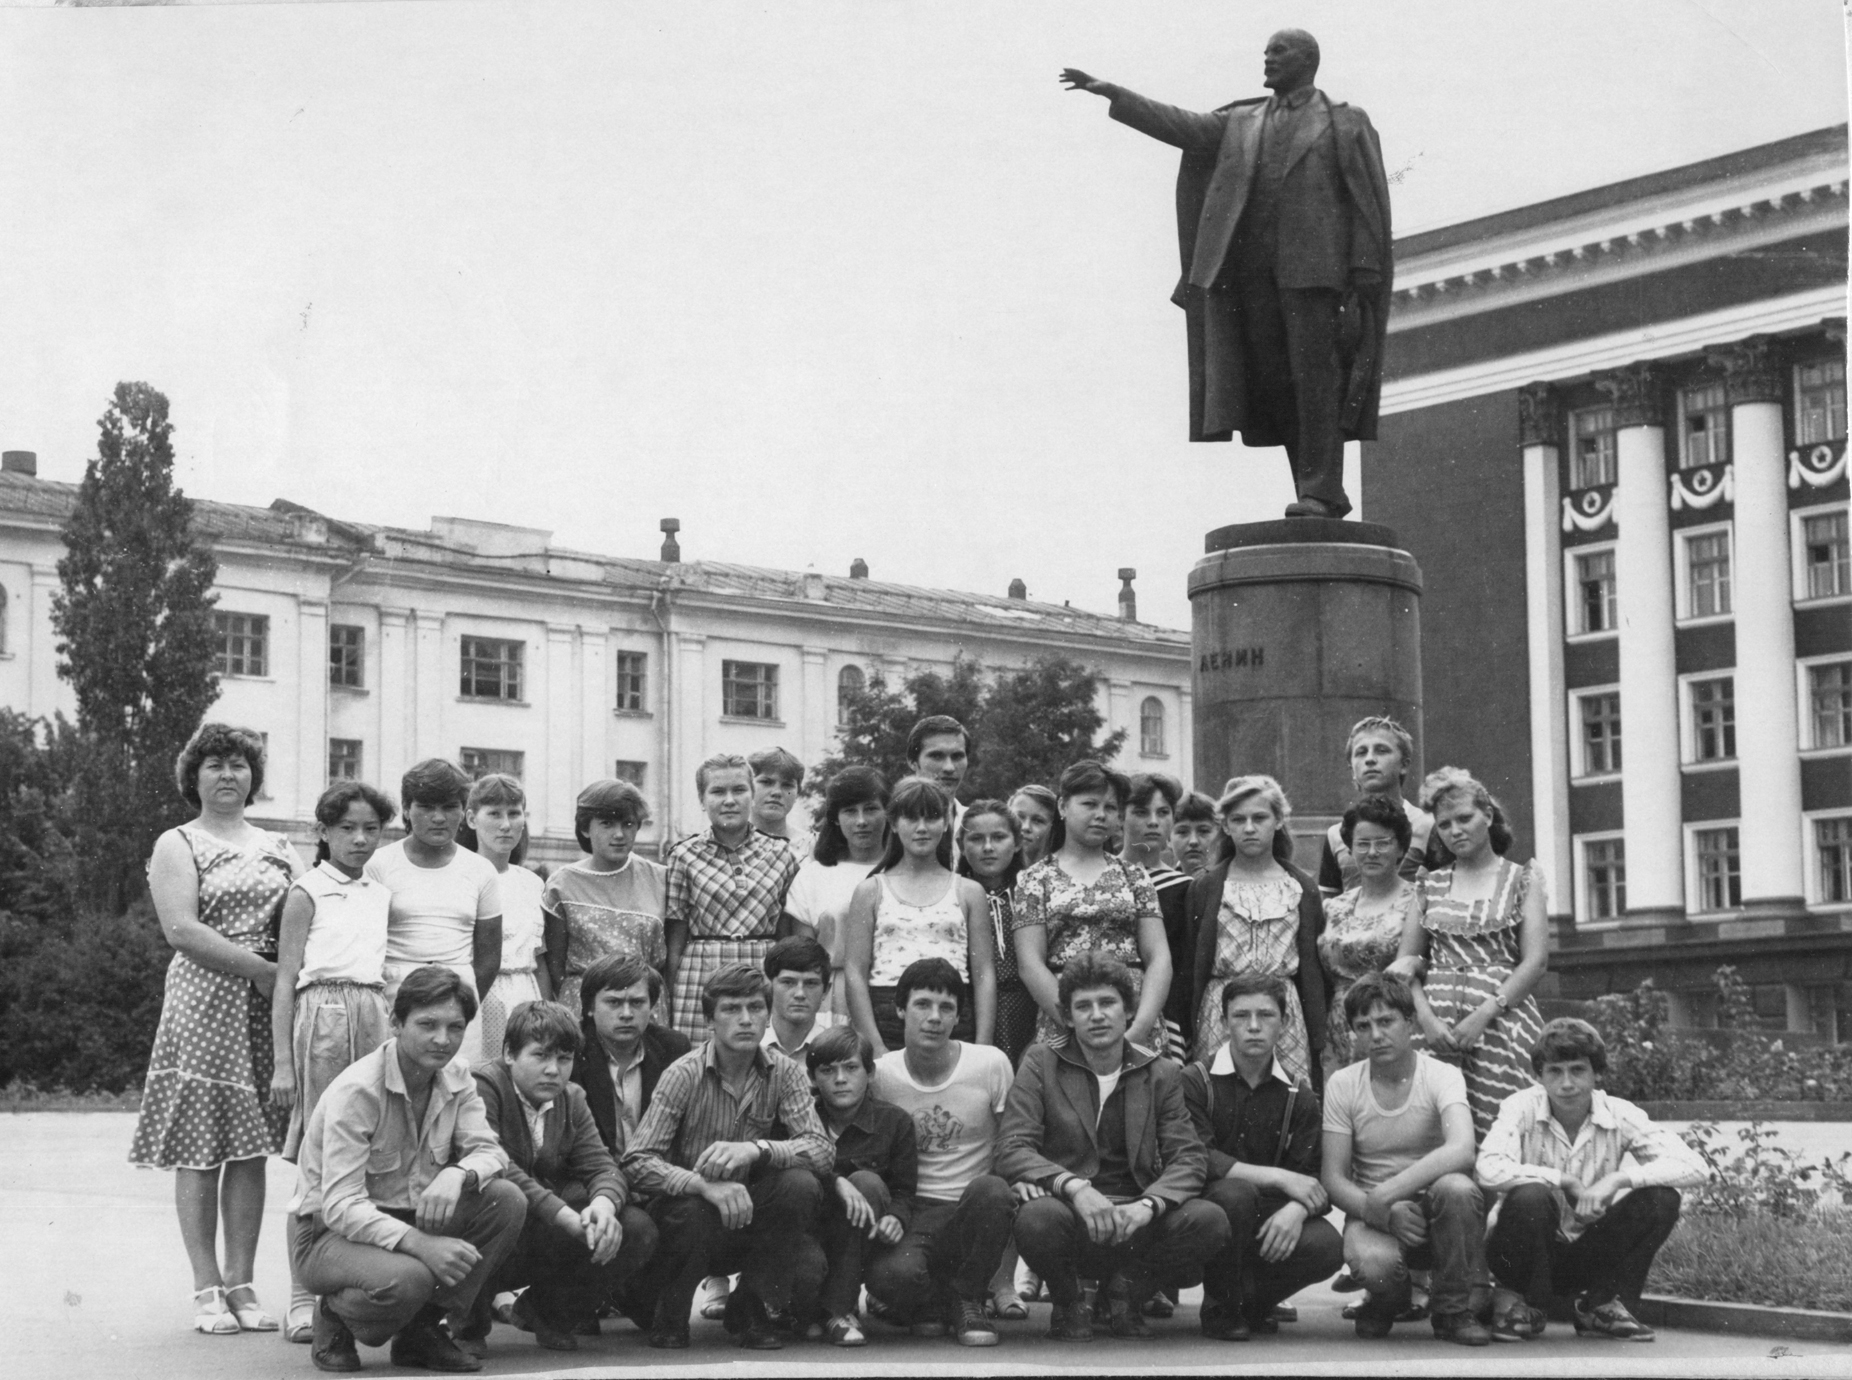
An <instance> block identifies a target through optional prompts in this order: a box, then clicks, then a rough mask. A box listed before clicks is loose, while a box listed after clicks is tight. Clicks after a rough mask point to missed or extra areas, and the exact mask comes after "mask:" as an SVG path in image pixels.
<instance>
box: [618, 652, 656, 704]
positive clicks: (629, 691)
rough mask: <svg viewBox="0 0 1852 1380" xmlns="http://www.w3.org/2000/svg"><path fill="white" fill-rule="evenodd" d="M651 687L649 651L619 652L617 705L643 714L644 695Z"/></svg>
mask: <svg viewBox="0 0 1852 1380" xmlns="http://www.w3.org/2000/svg"><path fill="white" fill-rule="evenodd" d="M648 689H649V653H647V652H619V653H618V654H617V707H618V708H619V709H621V710H623V711H624V712H625V713H627V714H641V713H642V712H643V709H644V696H645V694H646V693H647V691H648Z"/></svg>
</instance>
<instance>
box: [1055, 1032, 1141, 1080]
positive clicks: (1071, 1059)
mask: <svg viewBox="0 0 1852 1380" xmlns="http://www.w3.org/2000/svg"><path fill="white" fill-rule="evenodd" d="M1122 1057H1123V1062H1122V1063H1121V1064H1120V1065H1119V1072H1120V1073H1130V1072H1131V1071H1132V1070H1133V1069H1142V1068H1143V1067H1144V1066H1145V1065H1146V1064H1149V1063H1150V1062H1151V1061H1152V1060H1154V1059H1156V1058H1157V1057H1158V1056H1157V1054H1156V1053H1155V1052H1153V1051H1151V1050H1145V1049H1140V1048H1139V1047H1138V1046H1137V1045H1135V1044H1133V1043H1132V1042H1131V1041H1130V1040H1128V1041H1126V1042H1125V1053H1124V1055H1123V1056H1122ZM1055 1058H1057V1059H1060V1060H1063V1061H1065V1062H1067V1063H1069V1064H1072V1065H1073V1066H1074V1067H1075V1068H1077V1069H1080V1070H1081V1071H1082V1072H1083V1073H1085V1074H1087V1076H1088V1077H1090V1078H1098V1077H1099V1074H1097V1073H1095V1072H1094V1071H1093V1065H1091V1064H1089V1063H1088V1062H1087V1056H1086V1055H1085V1054H1083V1053H1081V1052H1080V1041H1079V1040H1078V1039H1075V1038H1074V1037H1072V1036H1070V1037H1069V1038H1068V1042H1067V1043H1066V1044H1064V1045H1062V1046H1060V1047H1059V1048H1057V1049H1056V1050H1055Z"/></svg>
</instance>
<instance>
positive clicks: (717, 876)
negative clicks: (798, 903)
mask: <svg viewBox="0 0 1852 1380" xmlns="http://www.w3.org/2000/svg"><path fill="white" fill-rule="evenodd" d="M695 788H696V789H697V790H698V791H699V792H700V793H701V805H702V808H703V809H705V810H706V811H707V819H708V827H707V828H706V829H703V830H702V831H701V832H700V833H698V834H695V835H694V836H692V837H691V838H685V839H683V840H682V841H681V842H680V843H678V844H676V845H675V847H673V848H671V849H670V850H669V877H668V884H667V894H666V896H665V898H664V901H663V933H664V936H665V938H666V940H667V944H668V951H669V972H668V976H669V991H670V993H671V996H670V1006H669V1012H670V1019H671V1020H672V1021H673V1022H674V1026H675V1029H677V1030H679V1031H680V1032H681V1033H682V1034H684V1035H686V1036H687V1037H688V1038H689V1039H691V1040H695V1041H701V1040H705V1039H706V1038H707V1036H708V1029H707V1018H706V1017H705V1016H704V1015H703V1014H702V1012H701V988H702V986H703V984H705V983H706V982H707V980H708V978H710V977H712V976H713V975H714V974H715V973H717V972H719V971H720V970H721V969H722V968H727V967H731V966H732V965H733V964H735V963H747V964H750V965H752V966H753V967H754V968H757V967H758V966H759V965H760V964H761V963H762V962H764V960H765V954H766V951H767V950H768V949H770V948H771V947H772V942H773V940H775V939H776V938H777V937H778V921H779V918H780V917H781V916H782V915H783V914H784V905H785V893H786V892H787V891H789V890H790V889H791V881H792V879H793V878H795V877H796V876H797V868H798V862H797V855H796V854H795V853H793V852H792V851H791V848H790V845H788V844H787V843H785V842H784V840H782V839H775V838H773V837H771V835H769V834H762V833H759V832H758V831H757V830H755V829H754V828H753V827H752V821H751V818H750V816H749V814H748V811H749V810H750V809H751V806H752V768H751V767H749V766H748V765H747V764H746V759H745V758H744V757H740V756H736V755H734V754H731V753H723V754H721V755H719V756H716V757H710V758H708V759H707V761H705V762H703V763H702V764H701V766H700V769H699V770H697V771H696V772H695Z"/></svg>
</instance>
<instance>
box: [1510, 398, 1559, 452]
mask: <svg viewBox="0 0 1852 1380" xmlns="http://www.w3.org/2000/svg"><path fill="white" fill-rule="evenodd" d="M1518 444H1519V445H1520V446H1557V447H1559V448H1560V447H1561V445H1562V444H1563V400H1562V397H1561V396H1560V395H1559V394H1558V393H1557V391H1556V390H1555V389H1554V388H1553V387H1551V386H1550V385H1549V384H1547V383H1527V384H1525V385H1524V387H1522V388H1520V389H1519V390H1518Z"/></svg>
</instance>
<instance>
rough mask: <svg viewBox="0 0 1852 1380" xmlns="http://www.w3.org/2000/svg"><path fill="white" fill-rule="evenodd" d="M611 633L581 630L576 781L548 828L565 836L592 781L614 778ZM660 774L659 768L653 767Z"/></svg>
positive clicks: (613, 702)
mask: <svg viewBox="0 0 1852 1380" xmlns="http://www.w3.org/2000/svg"><path fill="white" fill-rule="evenodd" d="M608 638H609V634H608V632H607V631H606V630H605V629H604V628H602V627H595V628H584V627H582V628H580V629H579V741H578V746H577V758H578V760H577V762H576V764H575V770H574V772H573V780H572V781H571V782H569V783H568V787H567V788H568V791H569V794H568V795H567V797H565V800H564V806H565V809H564V812H563V813H562V814H560V815H559V816H557V817H556V818H555V819H554V820H553V821H552V822H551V824H550V825H549V827H550V828H552V829H554V830H556V831H558V832H559V833H561V834H562V835H569V834H570V833H571V832H572V813H573V811H572V807H573V805H574V803H575V802H576V801H577V800H578V798H579V792H580V791H581V790H583V789H584V788H585V787H586V786H587V785H589V784H590V783H591V782H593V781H598V780H601V779H603V778H604V777H607V776H609V775H610V774H611V770H612V767H613V765H614V760H615V759H612V758H611V755H610V754H609V753H608V752H606V751H605V747H606V744H607V743H608V741H609V733H610V728H611V709H612V706H613V705H614V704H616V702H617V699H616V693H615V691H616V685H615V683H614V682H613V681H612V680H611V679H610V671H609V666H610V657H609V656H608V654H607V649H606V645H605V644H606V642H607V640H608ZM652 770H654V771H661V770H662V767H661V766H660V765H658V766H656V767H653V768H652Z"/></svg>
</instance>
